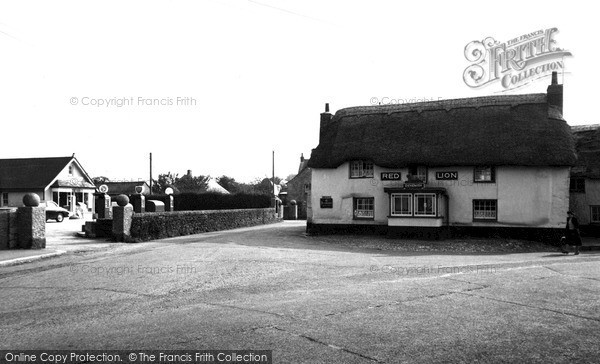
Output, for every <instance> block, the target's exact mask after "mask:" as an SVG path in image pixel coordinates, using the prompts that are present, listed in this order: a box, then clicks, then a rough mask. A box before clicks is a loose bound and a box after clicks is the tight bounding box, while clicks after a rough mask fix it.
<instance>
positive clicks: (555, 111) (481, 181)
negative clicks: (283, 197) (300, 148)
mask: <svg viewBox="0 0 600 364" xmlns="http://www.w3.org/2000/svg"><path fill="white" fill-rule="evenodd" d="M575 160H576V155H575V149H574V143H573V138H572V136H571V132H570V128H569V126H568V125H567V123H566V122H565V120H563V117H562V85H559V84H558V83H557V78H556V74H554V75H553V78H552V84H551V85H550V86H549V87H548V92H547V93H546V94H527V95H501V96H489V97H477V98H468V99H457V100H442V101H434V102H423V103H414V104H402V105H379V106H365V107H350V108H346V109H342V110H338V111H337V112H336V113H335V115H333V116H332V115H331V114H330V113H329V112H328V110H326V112H325V113H322V114H321V125H320V136H319V145H318V146H317V148H315V149H313V152H312V155H311V158H310V161H309V164H308V166H309V167H311V168H312V182H311V187H312V191H311V199H310V206H309V212H308V221H307V229H308V231H309V232H322V231H336V230H344V231H380V232H397V233H401V234H404V233H408V234H413V233H414V234H417V235H420V234H423V233H426V234H433V235H434V236H436V235H442V234H446V233H448V232H450V233H455V234H462V233H467V234H469V235H471V234H481V235H490V234H493V235H497V234H501V235H513V236H517V237H538V236H540V235H547V234H551V235H552V236H556V234H558V233H559V229H562V228H563V227H564V221H565V214H566V211H567V210H568V208H569V171H570V168H571V166H573V165H574V164H575Z"/></svg>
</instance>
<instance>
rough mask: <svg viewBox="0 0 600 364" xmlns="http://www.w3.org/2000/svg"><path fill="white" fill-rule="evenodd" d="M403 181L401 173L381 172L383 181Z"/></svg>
mask: <svg viewBox="0 0 600 364" xmlns="http://www.w3.org/2000/svg"><path fill="white" fill-rule="evenodd" d="M401 179H402V175H401V174H400V172H381V180H382V181H400V180H401Z"/></svg>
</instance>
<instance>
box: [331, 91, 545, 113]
mask: <svg viewBox="0 0 600 364" xmlns="http://www.w3.org/2000/svg"><path fill="white" fill-rule="evenodd" d="M546 102H547V101H546V94H545V93H536V94H522V95H496V96H479V97H464V98H458V99H447V100H437V101H423V102H414V103H405V104H388V105H367V106H352V107H347V108H343V109H340V110H338V111H337V112H336V113H335V114H336V116H338V117H344V116H350V115H365V114H392V113H395V112H406V111H417V112H421V111H423V110H434V109H445V110H446V111H449V110H451V109H456V108H465V107H473V108H476V109H478V108H480V107H485V106H495V105H511V106H516V105H522V104H538V103H546Z"/></svg>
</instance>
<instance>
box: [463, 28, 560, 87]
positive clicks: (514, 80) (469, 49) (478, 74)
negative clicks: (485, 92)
mask: <svg viewBox="0 0 600 364" xmlns="http://www.w3.org/2000/svg"><path fill="white" fill-rule="evenodd" d="M557 32H558V29H557V28H550V29H546V30H537V31H535V32H531V33H529V34H523V35H521V36H519V37H516V38H513V39H511V40H509V41H507V42H504V43H500V42H498V41H496V40H495V39H494V38H492V37H487V38H485V39H484V40H482V41H472V42H470V43H469V44H467V46H466V47H465V58H466V59H467V60H468V61H469V62H471V63H472V64H471V65H470V66H469V67H467V68H466V69H465V71H464V73H463V79H464V81H465V83H466V84H467V86H469V87H471V88H480V87H483V86H487V85H490V84H493V83H500V84H501V85H502V88H503V89H504V90H510V89H515V88H518V87H521V86H524V85H526V84H528V83H530V82H532V81H534V80H536V79H538V78H541V77H545V76H548V75H550V74H551V73H552V71H562V70H563V69H564V68H565V65H564V57H568V56H571V53H570V52H568V51H566V50H564V49H561V48H558V47H556V40H555V39H554V36H555V35H556V33H557Z"/></svg>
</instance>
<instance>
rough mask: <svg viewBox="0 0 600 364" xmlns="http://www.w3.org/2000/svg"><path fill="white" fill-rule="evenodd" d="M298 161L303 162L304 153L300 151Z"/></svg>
mask: <svg viewBox="0 0 600 364" xmlns="http://www.w3.org/2000/svg"><path fill="white" fill-rule="evenodd" d="M300 162H304V153H300Z"/></svg>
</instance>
